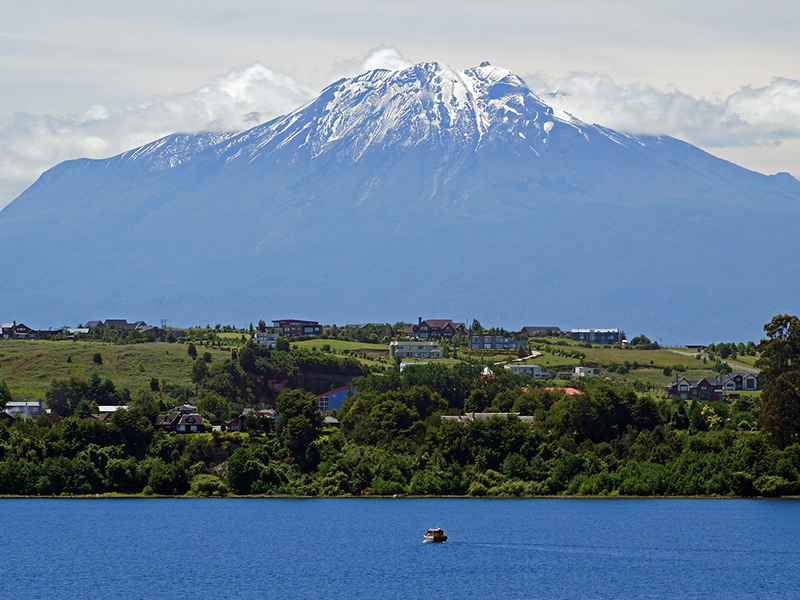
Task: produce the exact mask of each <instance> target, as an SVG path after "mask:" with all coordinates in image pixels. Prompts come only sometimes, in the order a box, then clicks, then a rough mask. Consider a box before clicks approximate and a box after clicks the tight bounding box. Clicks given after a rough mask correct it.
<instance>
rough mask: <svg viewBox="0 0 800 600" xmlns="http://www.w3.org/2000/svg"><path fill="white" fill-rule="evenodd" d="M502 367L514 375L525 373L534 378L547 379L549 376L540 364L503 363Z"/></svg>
mask: <svg viewBox="0 0 800 600" xmlns="http://www.w3.org/2000/svg"><path fill="white" fill-rule="evenodd" d="M503 368H504V369H507V370H508V371H511V372H512V373H513V374H514V375H527V376H528V377H533V378H534V379H549V378H550V377H551V375H550V373H547V372H546V371H542V366H541V365H518V364H517V365H515V364H511V365H505V366H503Z"/></svg>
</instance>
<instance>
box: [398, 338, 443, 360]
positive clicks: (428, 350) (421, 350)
mask: <svg viewBox="0 0 800 600" xmlns="http://www.w3.org/2000/svg"><path fill="white" fill-rule="evenodd" d="M389 356H390V357H392V358H394V357H395V356H399V357H400V358H442V351H441V349H440V348H439V342H417V341H402V342H391V343H390V344H389Z"/></svg>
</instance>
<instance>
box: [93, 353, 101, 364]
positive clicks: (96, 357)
mask: <svg viewBox="0 0 800 600" xmlns="http://www.w3.org/2000/svg"><path fill="white" fill-rule="evenodd" d="M92 362H94V364H96V365H102V364H103V355H102V354H100V353H99V352H95V353H94V356H93V357H92Z"/></svg>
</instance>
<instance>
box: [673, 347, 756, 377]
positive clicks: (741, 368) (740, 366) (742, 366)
mask: <svg viewBox="0 0 800 600" xmlns="http://www.w3.org/2000/svg"><path fill="white" fill-rule="evenodd" d="M667 349H668V350H669V348H667ZM669 351H670V352H674V353H675V354H680V355H681V356H691V357H692V358H694V357H695V356H697V353H696V352H695V353H692V352H681V351H680V350H669ZM728 364H731V363H730V362H728ZM731 366H735V367H736V368H737V369H739V370H740V371H746V372H747V373H752V374H753V375H758V373H759V371H758V369H754V368H753V367H747V366H745V365H743V364H741V363H733V364H732V365H731Z"/></svg>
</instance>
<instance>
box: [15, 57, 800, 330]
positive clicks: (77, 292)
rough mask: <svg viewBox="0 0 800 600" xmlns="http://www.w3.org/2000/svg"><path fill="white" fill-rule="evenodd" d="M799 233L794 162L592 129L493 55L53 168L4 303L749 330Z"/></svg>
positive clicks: (374, 78)
mask: <svg viewBox="0 0 800 600" xmlns="http://www.w3.org/2000/svg"><path fill="white" fill-rule="evenodd" d="M798 232H800V182H798V181H797V180H795V179H794V178H792V177H791V176H789V175H786V174H781V175H775V176H765V175H761V174H758V173H754V172H752V171H748V170H746V169H743V168H741V167H738V166H736V165H734V164H731V163H729V162H726V161H723V160H720V159H717V158H715V157H713V156H711V155H709V154H707V153H705V152H703V151H701V150H699V149H697V148H695V147H693V146H691V145H689V144H686V143H684V142H681V141H679V140H676V139H673V138H669V137H651V136H639V137H636V136H631V135H625V134H620V133H617V132H615V131H611V130H609V129H606V128H603V127H600V126H597V125H588V124H585V123H582V122H581V121H579V120H578V119H576V118H574V117H572V116H571V115H568V114H565V113H560V112H558V111H556V110H554V109H552V108H551V107H549V106H547V105H546V104H545V103H543V102H542V100H541V99H539V98H538V97H536V96H535V95H534V94H532V93H531V92H530V90H529V89H528V88H527V86H526V84H525V82H524V81H522V79H520V78H519V77H518V76H516V75H514V74H513V73H511V72H509V71H507V70H504V69H500V68H497V67H494V66H491V65H489V64H488V63H484V64H482V65H480V66H478V67H475V68H473V69H468V70H466V71H454V70H452V69H450V68H448V67H446V66H444V65H441V64H437V63H422V64H418V65H415V66H413V67H410V68H408V69H405V70H402V71H385V70H377V71H371V72H368V73H365V74H363V75H360V76H358V77H355V78H353V79H345V80H341V81H338V82H336V83H334V84H332V85H331V86H329V87H328V88H326V89H325V90H323V91H322V92H321V93H320V94H319V96H317V97H316V98H315V99H314V100H312V101H311V102H309V103H308V104H307V105H305V106H303V107H301V108H300V109H298V110H296V111H294V112H292V113H290V114H288V115H285V116H283V117H280V118H278V119H275V120H273V121H270V122H268V123H264V124H262V125H259V126H257V127H254V128H253V129H250V130H248V131H245V132H242V133H235V134H234V133H219V134H212V133H199V134H194V135H184V134H175V135H172V136H169V137H167V138H164V139H162V140H158V141H156V142H153V143H151V144H148V145H146V146H143V147H141V148H138V149H136V150H132V151H129V152H126V153H124V154H121V155H119V156H116V157H113V158H109V159H106V160H88V159H81V160H75V161H68V162H65V163H62V164H60V165H58V166H56V167H54V168H52V169H50V170H49V171H47V172H46V173H44V174H43V175H42V176H41V177H40V179H39V180H38V181H37V182H36V183H35V184H34V185H33V186H31V187H30V188H29V189H28V190H27V191H25V192H24V193H23V194H22V195H21V196H20V197H19V198H17V199H16V200H15V201H14V202H12V203H11V204H10V205H9V206H7V207H6V208H5V209H4V210H2V211H0V248H2V252H0V272H2V273H3V275H4V277H3V279H4V284H3V285H2V287H0V307H2V312H3V314H5V315H6V316H7V317H8V318H16V319H17V320H25V321H30V322H33V323H34V324H36V323H41V324H48V325H49V324H56V323H60V322H62V321H63V322H65V323H76V322H79V321H83V320H87V319H89V318H103V316H114V317H116V316H121V317H128V316H129V317H131V318H133V317H135V318H145V319H150V320H157V319H159V318H168V319H169V320H170V322H172V323H175V324H183V325H191V324H205V323H207V322H223V323H224V322H232V323H248V322H250V321H255V320H257V319H258V318H261V317H264V318H267V319H270V318H283V317H286V316H295V317H298V318H314V319H320V320H321V321H324V322H328V323H339V324H342V323H344V322H354V321H355V322H364V321H369V320H391V321H394V320H400V319H402V320H408V321H411V320H415V319H416V317H417V316H420V315H422V316H423V317H452V318H457V319H459V320H461V319H472V318H478V319H480V320H481V321H482V322H483V323H485V324H497V325H504V326H506V327H519V326H522V325H526V324H528V325H532V324H539V323H557V324H559V325H561V326H562V327H564V328H566V327H621V328H623V329H625V330H626V331H627V332H628V333H629V334H636V333H639V332H640V331H642V332H645V333H647V334H648V335H650V336H651V337H656V338H661V339H662V340H663V341H665V342H687V343H691V342H693V341H696V340H697V341H712V340H714V339H716V340H717V341H720V340H721V339H731V340H733V339H736V340H739V339H744V338H755V337H757V336H758V335H759V332H760V327H761V325H762V324H763V323H765V322H766V321H767V320H768V319H769V317H770V316H771V315H772V314H775V313H777V312H786V311H791V310H797V298H798V296H799V295H798V291H800V283H798V282H800V277H798V275H800V273H798V270H800V267H798V264H797V261H796V260H795V257H797V256H798V253H799V251H800V234H798ZM212 324H213V323H212Z"/></svg>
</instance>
